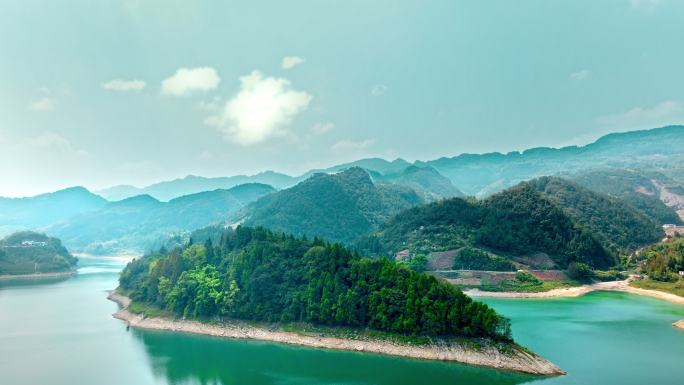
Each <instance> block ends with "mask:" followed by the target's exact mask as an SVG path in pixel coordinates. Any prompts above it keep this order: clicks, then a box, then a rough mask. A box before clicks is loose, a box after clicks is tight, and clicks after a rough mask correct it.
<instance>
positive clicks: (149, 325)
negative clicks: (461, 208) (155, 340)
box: [108, 291, 565, 375]
mask: <svg viewBox="0 0 684 385" xmlns="http://www.w3.org/2000/svg"><path fill="white" fill-rule="evenodd" d="M108 298H109V299H110V300H112V301H114V302H117V303H118V304H119V305H120V306H121V307H122V308H121V310H119V311H118V312H116V313H114V318H117V319H120V320H123V321H126V322H127V323H128V325H130V326H132V327H135V328H140V329H154V330H169V331H175V332H186V333H195V334H205V335H211V336H217V337H227V338H241V339H255V340H263V341H273V342H279V343H285V344H291V345H302V346H309V347H315V348H325V349H336V350H350V351H358V352H369V353H379V354H387V355H393V356H402V357H410V358H418V359H427V360H440V361H455V362H460V363H464V364H470V365H478V366H487V367H492V368H497V369H502V370H509V371H516V372H522V373H530V374H536V375H562V374H565V372H564V371H563V370H561V369H560V368H558V367H557V366H556V365H554V364H552V363H551V362H549V361H547V360H545V359H544V358H542V357H539V356H536V355H534V354H532V353H529V352H527V351H525V350H523V349H520V348H517V347H515V348H513V349H511V351H510V352H505V353H504V352H501V351H499V350H498V349H496V348H495V347H493V346H492V347H490V346H486V347H482V348H478V349H475V348H469V347H466V346H463V345H455V344H452V345H449V346H437V345H421V346H417V345H404V344H398V343H394V342H391V341H385V340H352V339H343V338H337V337H325V336H312V335H305V334H299V333H294V332H286V331H281V330H270V329H266V328H259V327H256V326H253V325H248V324H246V323H240V322H234V323H222V324H220V325H219V324H207V323H202V322H198V321H189V320H176V319H170V318H162V317H145V316H144V315H141V314H134V313H131V312H130V311H128V306H129V305H130V303H131V300H130V298H128V297H126V296H123V295H121V294H118V293H116V292H113V291H112V292H111V293H110V294H109V296H108Z"/></svg>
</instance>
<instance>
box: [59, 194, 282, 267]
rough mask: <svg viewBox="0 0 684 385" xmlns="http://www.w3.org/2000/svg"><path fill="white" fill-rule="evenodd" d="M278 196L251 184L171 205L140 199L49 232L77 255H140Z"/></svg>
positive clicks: (83, 216) (185, 198) (178, 200)
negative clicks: (78, 252) (269, 196)
mask: <svg viewBox="0 0 684 385" xmlns="http://www.w3.org/2000/svg"><path fill="white" fill-rule="evenodd" d="M274 191H275V190H274V189H273V188H272V187H271V186H268V185H263V184H246V185H240V186H236V187H233V188H231V189H229V190H214V191H206V192H202V193H198V194H192V195H187V196H183V197H180V198H176V199H172V200H171V201H169V202H160V201H158V200H156V199H155V198H153V197H151V196H149V195H139V196H136V197H133V198H128V199H124V200H121V201H117V202H111V203H108V204H106V205H105V206H104V207H102V208H101V209H99V210H96V211H91V212H87V213H83V214H80V215H77V216H75V217H72V218H70V219H68V220H66V221H64V222H61V223H57V224H54V225H52V226H50V227H48V228H47V230H48V231H49V232H50V233H51V234H55V235H56V236H58V237H60V238H61V239H62V240H63V241H64V243H65V244H66V245H68V246H69V247H70V248H73V249H79V250H84V251H87V252H90V253H94V254H110V253H115V252H130V251H134V252H139V251H142V250H144V249H145V248H147V247H150V246H151V245H153V244H155V243H156V242H158V241H160V240H165V239H167V238H169V237H170V236H172V235H173V234H175V233H178V232H182V231H190V230H194V229H197V228H200V227H204V226H207V225H209V224H211V223H216V222H222V221H226V220H227V219H228V218H229V217H230V216H231V215H234V214H235V213H236V212H237V211H238V210H239V209H240V208H242V207H244V206H245V205H247V204H248V203H250V202H252V201H254V200H256V199H258V198H260V197H262V196H264V195H267V194H271V193H273V192H274Z"/></svg>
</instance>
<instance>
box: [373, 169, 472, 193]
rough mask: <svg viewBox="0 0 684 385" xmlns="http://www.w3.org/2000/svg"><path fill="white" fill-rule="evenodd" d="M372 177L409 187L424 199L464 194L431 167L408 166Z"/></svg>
mask: <svg viewBox="0 0 684 385" xmlns="http://www.w3.org/2000/svg"><path fill="white" fill-rule="evenodd" d="M373 177H374V179H375V180H376V181H382V182H387V183H394V184H397V185H400V186H406V187H410V188H412V189H414V190H416V192H417V193H418V194H420V195H421V196H422V197H423V199H424V200H426V201H434V200H438V199H442V198H451V197H462V196H464V194H463V192H462V191H461V190H459V189H457V188H456V186H454V185H453V184H452V183H451V181H450V180H449V179H448V178H446V177H445V176H444V175H442V174H440V173H439V172H438V171H437V170H435V169H434V168H432V167H416V166H409V167H406V168H405V169H404V170H402V171H401V172H399V173H394V174H384V175H380V174H378V175H377V176H376V175H373Z"/></svg>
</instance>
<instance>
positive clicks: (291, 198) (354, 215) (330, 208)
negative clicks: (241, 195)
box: [241, 167, 424, 243]
mask: <svg viewBox="0 0 684 385" xmlns="http://www.w3.org/2000/svg"><path fill="white" fill-rule="evenodd" d="M423 202H424V199H423V198H421V196H419V195H418V193H417V192H416V191H414V190H413V189H410V188H408V187H403V186H399V185H393V184H380V183H377V184H376V183H373V180H372V179H371V177H370V175H369V174H368V173H367V172H366V171H365V170H363V169H361V168H359V167H352V168H349V169H347V170H345V171H343V172H340V173H337V174H325V173H319V174H315V175H313V176H312V177H310V178H309V179H306V180H304V181H303V182H301V183H299V184H298V185H296V186H294V187H292V188H289V189H286V190H282V191H279V192H276V193H274V194H271V195H268V196H265V197H263V198H261V199H259V200H257V201H255V202H254V203H252V204H250V205H249V206H248V207H247V208H246V210H245V212H246V214H245V217H244V218H242V222H241V223H244V224H245V225H248V226H263V227H267V228H269V229H272V230H276V231H282V232H286V233H291V234H295V235H305V236H307V237H315V236H318V237H323V238H324V239H327V240H331V241H341V242H345V243H350V242H353V241H354V240H355V239H357V238H358V237H359V236H361V235H363V234H365V233H367V232H369V231H371V230H373V229H374V228H375V227H376V226H378V225H379V224H380V223H382V222H384V221H385V220H387V219H389V217H390V216H392V215H394V214H396V213H398V212H400V211H401V210H403V209H406V208H409V207H412V206H415V205H419V204H421V203H423Z"/></svg>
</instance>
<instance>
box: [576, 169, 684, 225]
mask: <svg viewBox="0 0 684 385" xmlns="http://www.w3.org/2000/svg"><path fill="white" fill-rule="evenodd" d="M570 178H571V180H573V181H574V182H576V183H578V184H580V185H582V186H584V187H586V188H588V189H590V190H593V191H598V192H601V193H604V194H608V195H612V196H615V197H618V198H620V199H621V200H623V201H625V202H627V203H629V204H631V205H632V206H634V207H636V208H637V209H638V210H639V211H641V212H643V213H644V214H646V215H648V216H649V217H651V218H653V219H655V220H656V221H657V222H658V223H660V224H665V223H672V224H682V218H681V217H684V188H682V186H681V185H678V184H677V183H676V182H674V181H673V180H672V179H671V178H668V177H666V176H665V175H663V174H661V173H656V172H644V171H635V170H598V171H590V172H584V173H580V174H576V175H572V176H571V177H570ZM677 211H679V214H678V212H677Z"/></svg>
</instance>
